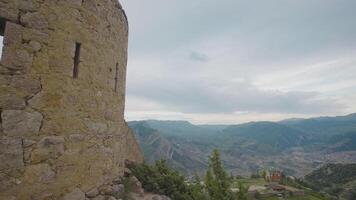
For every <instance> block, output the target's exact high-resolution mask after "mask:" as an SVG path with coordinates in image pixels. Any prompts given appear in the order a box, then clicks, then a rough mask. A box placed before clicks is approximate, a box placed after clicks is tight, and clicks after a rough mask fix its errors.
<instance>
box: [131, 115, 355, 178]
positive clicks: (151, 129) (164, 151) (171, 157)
mask: <svg viewBox="0 0 356 200" xmlns="http://www.w3.org/2000/svg"><path fill="white" fill-rule="evenodd" d="M129 126H130V128H131V129H132V130H133V131H134V133H135V136H136V138H137V140H138V141H139V144H140V147H141V150H142V151H143V153H144V157H145V159H146V161H147V162H149V163H152V162H154V161H155V160H158V159H166V160H167V162H168V164H169V165H170V166H171V167H173V168H175V169H177V170H179V171H181V172H183V173H185V174H186V175H191V174H193V173H195V172H197V173H198V174H199V173H201V172H202V171H204V170H205V169H206V167H207V160H208V155H209V153H210V152H211V151H212V150H213V149H219V150H220V151H221V156H222V162H223V164H224V166H225V168H226V169H227V170H228V171H229V172H230V173H232V174H238V175H242V176H249V175H250V174H252V173H255V172H256V171H257V170H259V169H262V168H265V167H274V168H278V169H280V170H282V171H283V172H284V173H285V174H288V175H292V176H296V177H303V176H304V175H306V174H308V173H310V172H312V171H313V170H314V169H316V168H318V167H320V166H322V165H324V164H326V163H355V162H356V114H350V115H347V116H340V117H320V118H311V119H291V120H283V121H280V122H250V123H245V124H239V125H193V124H191V123H189V122H186V121H158V120H146V121H133V122H129Z"/></svg>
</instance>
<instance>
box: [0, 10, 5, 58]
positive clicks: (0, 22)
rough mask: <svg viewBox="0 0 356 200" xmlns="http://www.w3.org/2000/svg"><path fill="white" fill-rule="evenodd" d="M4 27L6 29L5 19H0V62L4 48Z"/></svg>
mask: <svg viewBox="0 0 356 200" xmlns="http://www.w3.org/2000/svg"><path fill="white" fill-rule="evenodd" d="M5 27H6V19H5V18H2V17H0V60H1V59H2V53H3V48H4V35H5Z"/></svg>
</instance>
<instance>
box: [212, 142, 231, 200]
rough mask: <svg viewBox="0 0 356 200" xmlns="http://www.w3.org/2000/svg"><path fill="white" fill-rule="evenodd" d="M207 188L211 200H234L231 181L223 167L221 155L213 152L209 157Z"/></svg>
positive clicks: (215, 151) (216, 151)
mask: <svg viewBox="0 0 356 200" xmlns="http://www.w3.org/2000/svg"><path fill="white" fill-rule="evenodd" d="M205 186H206V189H207V192H208V194H209V197H210V199H211V200H232V199H234V195H233V194H232V192H231V190H230V186H231V180H230V178H229V177H228V175H227V173H226V171H225V170H224V168H223V166H222V165H221V160H220V153H219V151H218V150H217V149H215V150H213V152H212V154H211V156H210V157H209V167H208V170H207V172H206V175H205Z"/></svg>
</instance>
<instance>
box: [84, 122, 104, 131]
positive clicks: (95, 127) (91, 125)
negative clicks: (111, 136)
mask: <svg viewBox="0 0 356 200" xmlns="http://www.w3.org/2000/svg"><path fill="white" fill-rule="evenodd" d="M84 123H85V125H86V127H87V128H88V131H89V132H90V133H93V134H104V133H106V132H107V130H108V126H107V124H105V123H101V122H94V121H91V120H90V119H85V121H84Z"/></svg>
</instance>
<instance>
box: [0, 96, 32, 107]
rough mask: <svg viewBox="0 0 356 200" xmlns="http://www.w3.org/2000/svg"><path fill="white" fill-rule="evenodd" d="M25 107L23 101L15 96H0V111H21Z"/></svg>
mask: <svg viewBox="0 0 356 200" xmlns="http://www.w3.org/2000/svg"><path fill="white" fill-rule="evenodd" d="M25 107H26V103H25V100H24V99H23V98H21V97H18V96H15V95H0V109H4V110H5V109H14V110H22V109H24V108H25Z"/></svg>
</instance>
